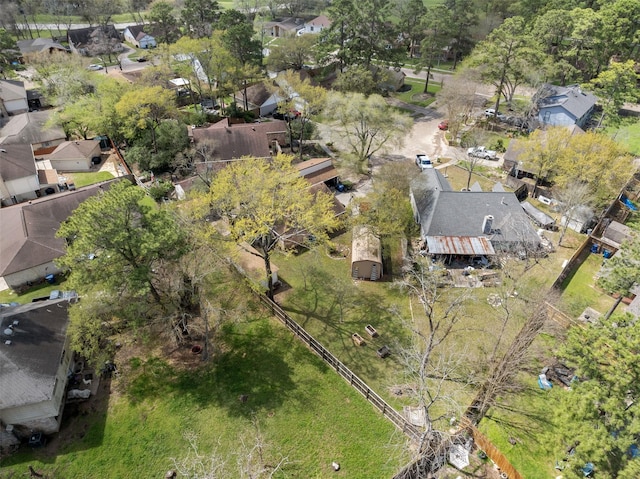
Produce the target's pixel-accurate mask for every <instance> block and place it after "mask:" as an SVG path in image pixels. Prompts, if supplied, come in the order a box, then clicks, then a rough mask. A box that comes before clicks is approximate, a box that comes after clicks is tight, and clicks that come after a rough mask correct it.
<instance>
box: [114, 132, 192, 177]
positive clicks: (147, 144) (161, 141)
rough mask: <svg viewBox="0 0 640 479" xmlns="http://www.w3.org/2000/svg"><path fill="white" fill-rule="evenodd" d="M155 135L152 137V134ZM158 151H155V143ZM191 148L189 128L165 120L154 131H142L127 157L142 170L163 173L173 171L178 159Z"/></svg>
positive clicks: (128, 151)
mask: <svg viewBox="0 0 640 479" xmlns="http://www.w3.org/2000/svg"><path fill="white" fill-rule="evenodd" d="M152 131H154V132H155V133H154V134H153V135H152V134H151V132H152ZM154 141H155V142H156V144H157V151H155V152H154V150H153V142H154ZM188 147H189V136H188V134H187V128H186V126H185V125H184V124H183V123H180V122H178V121H176V120H163V121H161V122H160V124H159V125H158V127H157V128H156V129H154V130H151V129H148V130H142V131H141V132H140V134H139V135H138V137H137V138H136V140H135V143H134V145H133V146H132V147H130V148H129V149H128V150H127V152H126V154H125V156H126V158H127V160H128V161H130V162H131V163H135V164H137V165H138V167H139V168H140V169H141V170H144V171H149V170H151V171H154V172H163V171H167V170H173V168H174V167H175V163H176V157H177V156H178V155H179V154H181V153H183V152H184V151H186V150H187V148H188Z"/></svg>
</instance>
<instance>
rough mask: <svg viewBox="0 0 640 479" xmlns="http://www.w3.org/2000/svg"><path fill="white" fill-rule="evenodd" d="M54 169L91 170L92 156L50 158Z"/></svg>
mask: <svg viewBox="0 0 640 479" xmlns="http://www.w3.org/2000/svg"><path fill="white" fill-rule="evenodd" d="M49 161H50V163H51V166H52V169H54V170H58V171H89V170H90V169H91V158H74V159H64V160H49Z"/></svg>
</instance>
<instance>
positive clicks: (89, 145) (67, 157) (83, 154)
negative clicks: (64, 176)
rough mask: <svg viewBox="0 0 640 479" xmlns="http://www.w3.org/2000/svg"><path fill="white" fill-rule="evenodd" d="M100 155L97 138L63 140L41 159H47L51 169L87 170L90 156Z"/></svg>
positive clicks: (89, 165) (89, 167) (89, 164)
mask: <svg viewBox="0 0 640 479" xmlns="http://www.w3.org/2000/svg"><path fill="white" fill-rule="evenodd" d="M94 156H100V142H99V141H97V140H78V141H65V142H62V143H60V144H59V145H58V147H57V148H56V149H55V150H53V152H52V153H51V154H49V155H47V156H43V157H42V159H46V160H48V161H49V164H50V166H51V168H52V169H54V170H59V171H87V170H90V169H91V158H93V157H94Z"/></svg>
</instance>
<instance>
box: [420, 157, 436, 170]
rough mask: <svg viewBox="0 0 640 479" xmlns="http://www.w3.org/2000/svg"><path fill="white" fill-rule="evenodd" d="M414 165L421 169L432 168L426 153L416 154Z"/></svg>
mask: <svg viewBox="0 0 640 479" xmlns="http://www.w3.org/2000/svg"><path fill="white" fill-rule="evenodd" d="M416 165H418V166H419V167H420V169H421V170H426V169H427V168H433V163H431V159H430V158H429V157H428V156H427V155H416Z"/></svg>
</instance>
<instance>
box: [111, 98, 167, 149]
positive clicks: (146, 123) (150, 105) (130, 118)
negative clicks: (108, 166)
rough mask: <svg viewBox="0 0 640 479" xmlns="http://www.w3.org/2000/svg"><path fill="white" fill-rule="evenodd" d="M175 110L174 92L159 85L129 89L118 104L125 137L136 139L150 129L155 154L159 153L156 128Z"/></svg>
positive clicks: (117, 107)
mask: <svg viewBox="0 0 640 479" xmlns="http://www.w3.org/2000/svg"><path fill="white" fill-rule="evenodd" d="M174 110H175V96H174V93H173V92H171V91H169V90H166V89H164V88H162V87H159V86H152V87H144V88H139V89H135V90H131V91H128V92H126V93H125V94H124V95H122V98H120V101H118V103H117V104H116V112H117V113H118V116H119V117H120V118H121V121H122V125H123V133H124V135H125V137H127V138H128V139H132V140H134V139H135V138H137V137H138V135H139V134H140V133H141V132H142V131H144V130H148V131H149V132H150V133H151V150H152V152H153V153H154V154H157V153H158V141H157V138H156V129H157V128H158V126H159V125H160V122H161V121H162V120H165V119H167V118H169V117H170V116H171V115H172V114H173V112H174Z"/></svg>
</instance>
